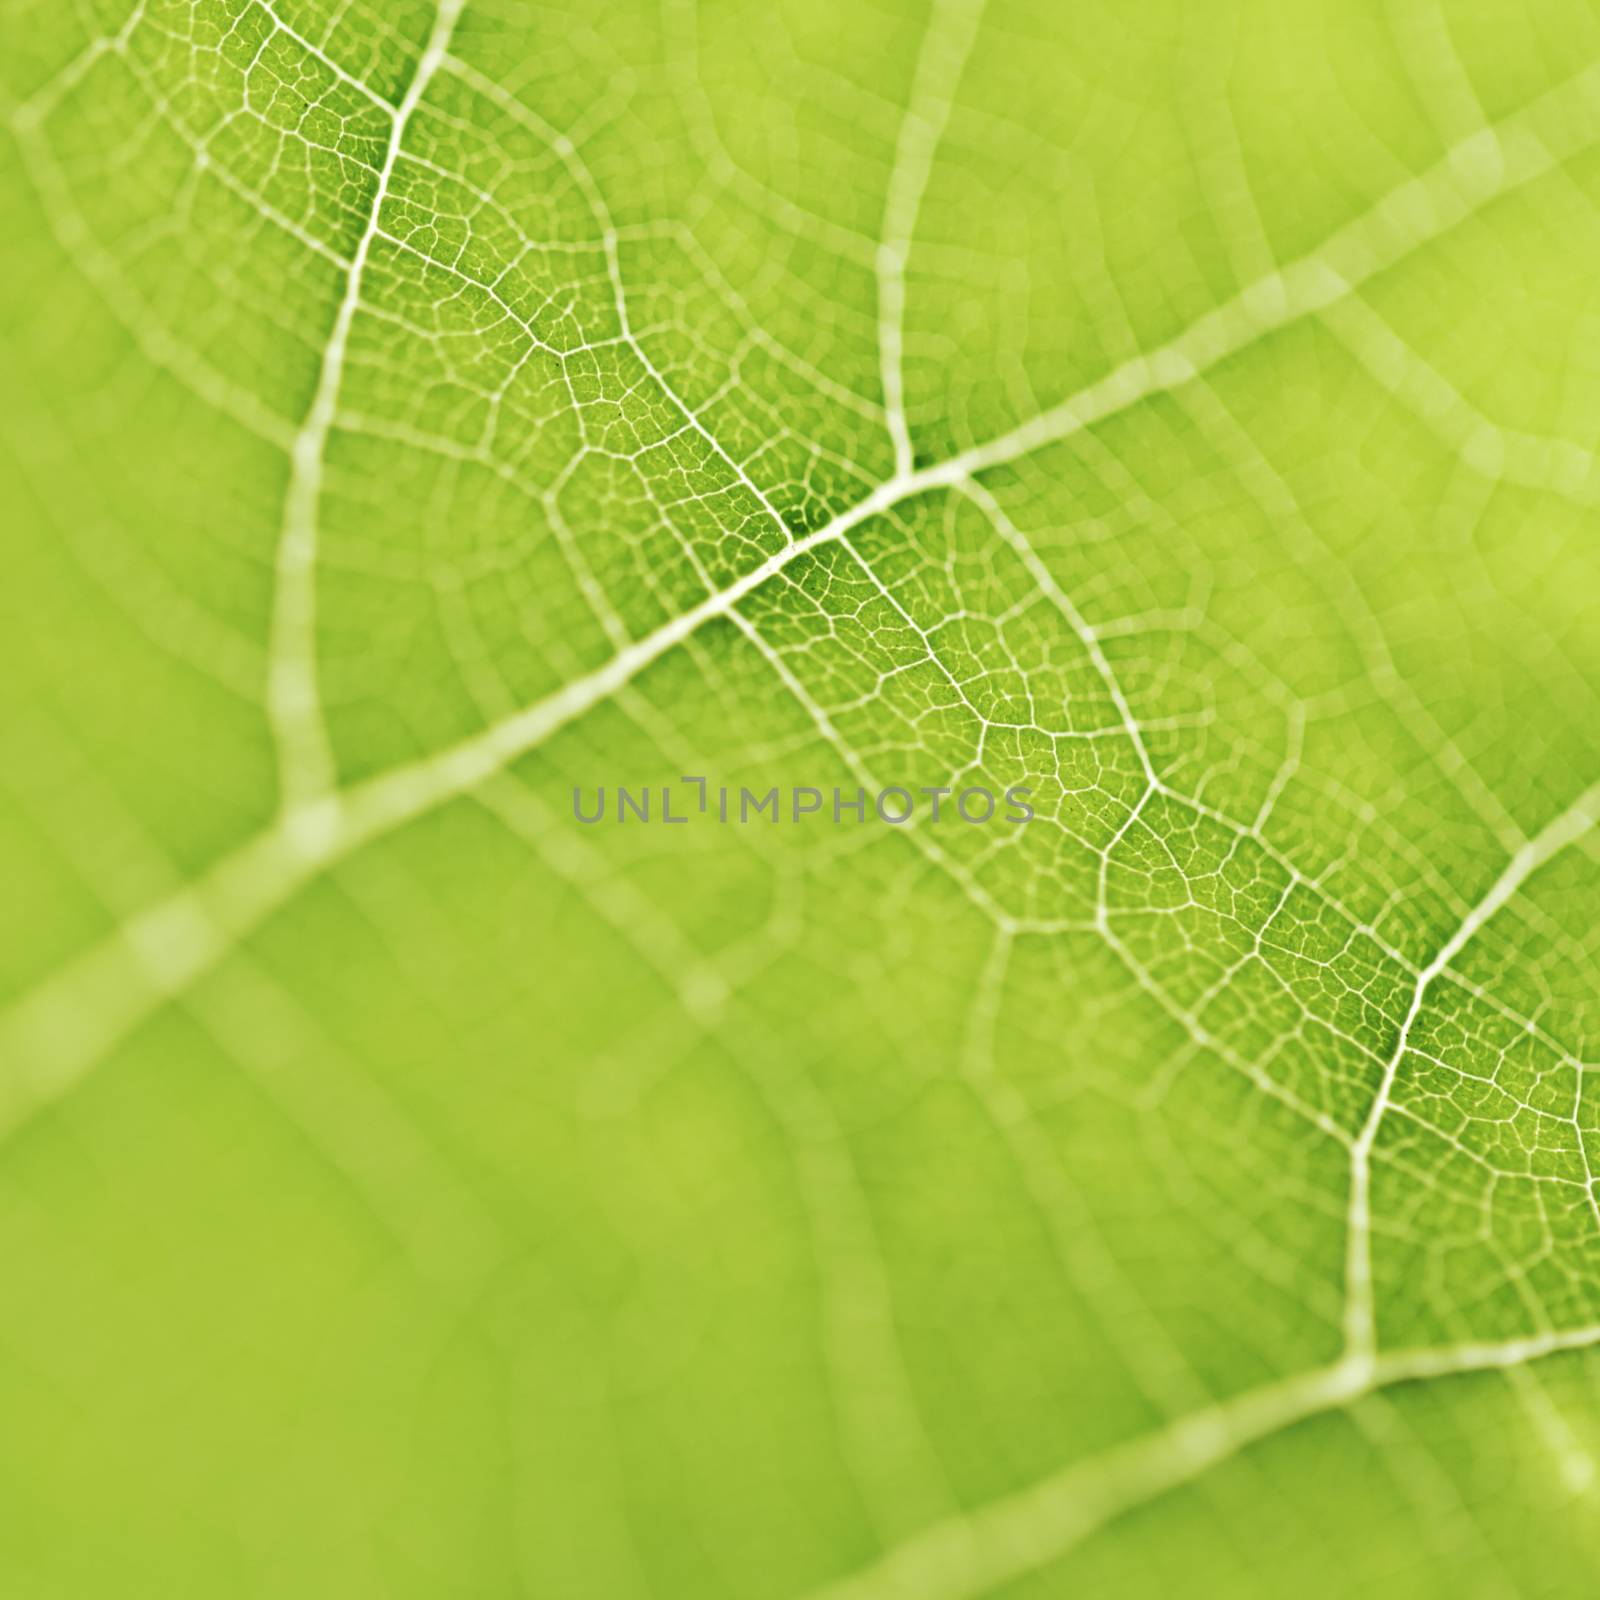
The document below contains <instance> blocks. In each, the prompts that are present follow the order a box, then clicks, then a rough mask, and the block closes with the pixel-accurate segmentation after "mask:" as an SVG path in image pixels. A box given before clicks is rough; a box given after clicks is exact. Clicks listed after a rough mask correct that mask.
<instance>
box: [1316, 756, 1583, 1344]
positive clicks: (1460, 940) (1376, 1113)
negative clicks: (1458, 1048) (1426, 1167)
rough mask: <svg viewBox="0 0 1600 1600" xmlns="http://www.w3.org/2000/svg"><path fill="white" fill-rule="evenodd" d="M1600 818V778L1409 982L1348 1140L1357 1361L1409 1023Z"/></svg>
mask: <svg viewBox="0 0 1600 1600" xmlns="http://www.w3.org/2000/svg"><path fill="white" fill-rule="evenodd" d="M1597 821H1600V783H1597V784H1595V785H1593V786H1592V787H1591V788H1589V789H1586V790H1585V791H1584V792H1583V793H1582V794H1581V795H1579V797H1578V798H1577V799H1576V800H1574V801H1573V802H1572V804H1571V805H1570V806H1568V807H1567V809H1566V810H1565V811H1563V812H1562V813H1561V814H1560V815H1559V816H1557V817H1555V818H1554V819H1553V820H1552V821H1550V822H1549V823H1547V824H1546V825H1545V826H1544V827H1543V828H1542V829H1541V830H1540V831H1539V832H1538V833H1537V834H1536V835H1535V836H1534V837H1533V838H1532V839H1530V840H1529V841H1528V842H1527V843H1526V844H1525V845H1523V846H1522V848H1521V849H1520V850H1518V851H1517V852H1516V854H1515V855H1513V856H1512V857H1511V859H1510V861H1509V862H1507V863H1506V868H1505V871H1503V872H1502V873H1501V874H1500V876H1499V877H1498V878H1497V879H1496V880H1495V881H1494V883H1493V885H1491V887H1490V889H1489V891H1488V893H1487V894H1485V895H1484V897H1483V898H1482V899H1481V900H1479V901H1478V903H1477V904H1476V905H1475V906H1473V907H1472V909H1471V910H1470V911H1469V912H1468V913H1467V914H1466V916H1465V917H1463V918H1462V919H1461V922H1460V923H1459V925H1458V926H1457V927H1456V930H1455V932H1454V933H1452V934H1451V935H1450V937H1449V938H1448V939H1446V940H1445V942H1444V943H1443V944H1442V945H1441V946H1440V947H1439V952H1438V954H1437V955H1435V956H1434V958H1433V959H1432V960H1431V961H1430V962H1429V963H1428V964H1427V966H1425V967H1424V968H1423V969H1422V970H1421V971H1420V972H1419V973H1418V974H1417V978H1416V983H1415V984H1414V985H1413V987H1412V990H1411V1003H1410V1005H1409V1007H1408V1008H1407V1010H1406V1015H1405V1020H1404V1021H1403V1022H1402V1023H1401V1024H1400V1032H1399V1035H1398V1036H1397V1037H1396V1039H1395V1043H1394V1049H1393V1050H1392V1051H1391V1052H1390V1055H1389V1058H1388V1060H1387V1062H1386V1063H1385V1065H1384V1069H1383V1077H1382V1079H1381V1080H1380V1082H1379V1084H1378V1091H1377V1093H1376V1094H1375V1095H1374V1096H1373V1099H1372V1105H1371V1108H1370V1109H1369V1110H1368V1112H1367V1117H1366V1121H1365V1122H1364V1123H1363V1124H1362V1126H1361V1131H1360V1132H1359V1133H1358V1134H1357V1135H1356V1138H1355V1142H1354V1143H1353V1144H1352V1145H1351V1147H1350V1205H1349V1214H1348V1217H1347V1219H1346V1233H1345V1241H1346V1242H1345V1321H1344V1336H1345V1350H1346V1353H1347V1355H1348V1356H1349V1357H1350V1358H1351V1359H1353V1360H1357V1361H1363V1362H1366V1361H1371V1360H1372V1358H1373V1352H1374V1350H1375V1349H1376V1347H1377V1327H1376V1310H1375V1307H1374V1304H1373V1287H1372V1148H1373V1145H1374V1144H1375V1143H1376V1142H1377V1138H1378V1130H1379V1127H1380V1125H1381V1124H1382V1122H1383V1118H1384V1114H1385V1112H1387V1111H1388V1109H1389V1102H1390V1098H1391V1096H1392V1095H1393V1093H1394V1085H1395V1079H1396V1078H1397V1077H1398V1075H1399V1072H1400V1063H1401V1061H1402V1060H1403V1059H1404V1057H1405V1053H1406V1050H1407V1048H1408V1046H1409V1044H1410V1039H1411V1030H1412V1028H1413V1027H1414V1026H1415V1025H1416V1020H1417V1017H1418V1015H1419V1014H1420V1013H1421V1011H1422V1004H1423V1000H1424V999H1425V997H1426V996H1427V993H1428V990H1429V988H1430V987H1431V986H1432V984H1433V981H1434V979H1435V978H1437V977H1438V976H1439V975H1440V974H1441V973H1442V972H1444V971H1445V969H1446V968H1447V967H1448V966H1449V965H1450V963H1451V962H1452V961H1454V960H1455V958H1456V957H1457V956H1458V955H1460V954H1461V952H1462V951H1463V950H1464V949H1465V948H1466V947H1467V945H1468V944H1469V943H1470V942H1471V941H1472V939H1473V938H1475V937H1476V935H1477V933H1478V931H1479V930H1480V929H1481V928H1482V927H1483V926H1484V925H1485V924H1486V923H1487V922H1488V921H1489V920H1490V918H1492V917H1493V916H1494V915H1495V913H1496V912H1497V911H1499V910H1500V909H1501V908H1502V907H1503V906H1504V905H1505V904H1506V903H1507V902H1508V901H1509V900H1510V899H1511V898H1512V897H1513V896H1514V895H1515V894H1516V893H1517V891H1518V890H1519V889H1521V887H1522V885H1523V884H1524V883H1526V882H1527V880H1528V879H1529V878H1530V877H1532V876H1533V874H1534V873H1535V872H1537V871H1538V870H1539V869H1540V867H1542V866H1544V865H1545V864H1546V863H1547V862H1549V861H1550V860H1551V859H1552V858H1553V857H1555V856H1557V855H1559V854H1560V853H1561V852H1562V851H1563V850H1565V849H1566V848H1567V846H1568V845H1571V844H1574V843H1576V842H1577V841H1578V840H1579V839H1581V838H1582V837H1583V836H1584V835H1585V834H1586V833H1588V832H1589V830H1590V829H1591V828H1593V827H1594V826H1595V824H1596V822H1597Z"/></svg>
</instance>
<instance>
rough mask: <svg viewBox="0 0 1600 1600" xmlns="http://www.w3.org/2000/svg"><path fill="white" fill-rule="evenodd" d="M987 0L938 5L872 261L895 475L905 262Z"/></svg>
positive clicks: (902, 432)
mask: <svg viewBox="0 0 1600 1600" xmlns="http://www.w3.org/2000/svg"><path fill="white" fill-rule="evenodd" d="M982 15H983V0H934V6H933V10H932V12H931V14H930V15H929V18H928V26H927V29H926V31H925V32H924V34H923V36H922V47H921V49H920V50H919V51H918V53H917V64H916V68H915V70H914V72H913V74H912V80H911V97H910V100H909V102H908V103H907V106H906V113H905V116H904V117H903V118H902V119H901V122H900V133H899V137H898V139H897V140H896V142H895V153H894V166H893V168H892V169H891V171H890V174H889V187H888V193H887V195H886V196H885V199H884V206H883V228H882V238H881V241H880V243H879V245H878V248H877V251H876V254H875V256H874V261H875V264H876V268H877V277H878V365H879V370H880V373H881V381H882V384H883V409H884V415H885V418H886V419H887V422H888V427H889V438H890V441H891V442H892V443H893V445H894V470H895V472H896V473H905V472H909V471H910V470H911V467H912V463H913V456H912V450H911V430H910V427H909V426H908V424H907V422H906V408H905V361H904V355H905V320H906V262H907V260H908V259H909V257H910V255H911V241H912V238H913V237H914V235H915V234H916V231H917V215H918V213H919V212H920V211H921V209H922V197H923V195H924V193H925V192H926V191H927V187H928V176H929V174H930V173H931V172H932V171H933V162H934V157H935V156H936V155H937V154H938V151H939V144H940V141H941V140H942V139H943V137H944V130H945V125H946V123H948V121H949V119H950V113H951V111H952V109H953V108H954V102H955V93H956V86H957V84H958V83H959V82H960V81H961V73H962V69H963V68H964V67H965V66H966V63H967V57H968V55H970V54H971V51H972V44H973V40H974V39H975V38H976V37H977V33H978V22H979V19H980V18H981V17H982Z"/></svg>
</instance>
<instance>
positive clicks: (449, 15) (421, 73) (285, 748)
mask: <svg viewBox="0 0 1600 1600" xmlns="http://www.w3.org/2000/svg"><path fill="white" fill-rule="evenodd" d="M465 3H466V0H440V4H439V9H438V11H437V12H436V13H435V16H434V21H433V29H432V32H431V33H430V35H429V37H428V43H427V45H426V47H425V48H424V50H423V52H422V56H421V58H420V59H419V60H418V62H417V70H416V73H415V74H414V75H413V77H412V79H411V83H410V85H409V87H408V88H407V89H406V92H405V97H404V98H403V99H402V100H401V102H400V104H399V106H398V107H397V108H396V109H395V110H394V111H393V112H392V113H391V121H390V124H389V144H388V148H387V149H386V150H385V152H384V157H383V166H382V167H381V168H380V169H379V172H378V181H377V188H376V190H375V192H374V194H373V197H372V210H371V213H370V214H369V216H368V217H367V225H366V227H365V229H364V230H363V231H362V234H361V238H360V241H359V242H358V243H357V245H356V248H355V254H354V255H353V256H352V258H351V261H350V270H349V272H348V274H347V275H346V278H345V287H344V295H343V298H342V299H341V300H340V302H339V309H338V312H337V313H336V314H335V316H334V319H333V327H332V329H331V331H330V332H329V335H328V343H327V347H326V348H325V349H324V351H323V354H322V369H321V372H320V374H319V376H318V379H317V387H316V392H315V393H314V394H313V395H312V398H311V405H310V408H309V409H308V410H307V412H306V415H305V420H304V421H303V422H302V423H301V424H300V427H299V430H298V431H297V432H296V434H295V436H294V439H293V441H292V443H291V444H290V447H289V486H288V490H287V492H286V494H285V496H284V507H283V527H282V530H281V532H280V535H279V539H278V555H277V570H276V579H275V585H274V590H273V607H272V631H271V639H270V644H269V656H268V664H267V715H268V720H269V721H270V723H271V726H272V734H273V739H274V742H275V743H276V746H277V752H278V781H279V786H280V790H281V796H282V804H283V809H284V811H285V812H286V813H291V814H292V813H295V812H296V811H297V810H299V809H300V808H302V807H304V806H305V805H306V804H308V803H309V802H310V801H312V800H314V799H316V798H317V797H318V796H321V795H325V794H327V793H328V792H329V791H330V790H331V789H332V788H333V782H334V763H333V754H332V751H331V749H330V747H329V742H328V732H327V728H326V726H325V724H324V720H323V716H322V706H321V696H320V695H319V693H318V689H317V659H316V658H317V639H316V633H317V581H316V564H317V542H318V532H319V529H318V516H319V513H320V508H321V501H322V482H323V469H324V465H325V460H326V454H327V448H328V435H329V434H330V433H331V432H332V430H333V424H334V418H335V416H336V415H337V412H338V407H339V390H340V387H341V386H342V384H343V382H344V371H345V362H346V360H347V358H348V355H349V349H350V330H351V328H352V327H353V326H354V325H355V319H356V312H357V310H358V309H359V308H360V305H361V285H362V280H363V278H364V277H365V275H366V268H367V260H368V257H369V256H370V254H371V252H372V246H373V242H374V241H375V240H376V239H377V237H378V233H379V227H380V220H381V217H382V213H383V206H384V202H385V200H387V198H388V195H389V184H390V182H391V180H392V179H393V177H394V170H395V166H396V164H397V163H398V161H399V159H400V147H401V144H402V143H403V142H404V139H405V133H406V127H407V125H408V124H409V123H410V121H411V118H412V116H413V115H414V113H415V112H416V109H417V106H418V105H419V104H420V103H421V100H422V97H423V95H424V94H426V93H427V89H428V85H429V83H430V82H432V80H433V77H434V74H435V73H436V72H438V70H439V68H440V66H441V65H443V63H444V59H445V52H446V50H447V49H448V48H449V45H450V36H451V34H452V33H453V32H454V31H455V26H456V23H457V21H458V20H459V19H460V16H461V12H462V9H463V7H464V6H465ZM276 20H277V19H276V18H274V21H276ZM279 25H280V26H281V24H279ZM302 42H303V41H302Z"/></svg>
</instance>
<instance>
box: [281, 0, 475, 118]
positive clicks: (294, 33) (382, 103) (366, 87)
mask: <svg viewBox="0 0 1600 1600" xmlns="http://www.w3.org/2000/svg"><path fill="white" fill-rule="evenodd" d="M462 3H463V4H465V0H462ZM256 4H257V5H258V6H260V7H261V9H262V10H263V11H264V12H266V14H267V20H268V21H269V22H270V23H271V24H272V26H273V27H274V28H275V29H276V30H277V31H278V32H279V33H281V34H283V36H284V37H285V38H287V39H289V40H292V41H293V42H294V43H295V44H297V45H299V47H300V48H301V49H302V50H304V51H305V53H306V54H307V55H308V56H310V57H311V58H312V60H313V61H317V62H320V63H321V65H322V66H324V67H326V68H327V69H328V71H329V72H331V73H332V74H333V75H334V77H336V78H337V79H338V80H339V82H340V83H342V84H344V85H345V86H346V87H347V88H350V89H354V90H355V91H356V93H357V94H359V95H361V96H362V98H363V99H366V100H370V101H371V102H372V104H373V105H375V106H376V107H377V108H378V109H379V110H380V111H382V112H383V114H384V115H385V116H387V117H393V116H394V115H395V107H394V106H393V105H392V104H391V103H390V102H389V101H387V100H385V99H384V98H383V96H382V95H381V94H379V93H378V91H377V90H376V89H374V88H373V87H372V86H371V85H370V84H366V83H363V82H362V81H361V79H360V78H358V77H356V75H355V74H354V73H353V72H349V71H347V70H346V69H345V68H344V67H341V66H340V65H339V63H338V62H337V61H335V60H334V59H333V57H332V56H330V55H329V54H328V53H327V51H326V50H323V49H322V48H321V47H320V46H318V45H315V44H313V43H312V42H311V40H310V39H308V38H307V37H306V36H305V35H304V34H303V33H301V32H300V31H299V30H298V29H296V28H295V27H293V26H292V25H291V24H290V23H288V22H286V21H285V20H284V18H283V17H281V16H280V15H279V14H278V10H277V7H276V4H275V3H274V0H256ZM448 9H451V8H449V7H446V6H441V7H440V14H441V15H442V14H443V13H444V12H445V11H446V10H448ZM460 9H461V7H460V6H456V7H454V10H456V11H457V12H459V11H460ZM451 26H452V27H453V26H454V22H453V21H452V24H451ZM426 59H427V57H426V56H424V57H423V60H424V61H426ZM419 75H420V68H419ZM423 87H424V88H426V87H427V86H426V84H424V86H423ZM400 114H401V116H404V115H405V109H404V102H402V104H401V109H400Z"/></svg>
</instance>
